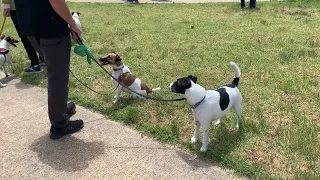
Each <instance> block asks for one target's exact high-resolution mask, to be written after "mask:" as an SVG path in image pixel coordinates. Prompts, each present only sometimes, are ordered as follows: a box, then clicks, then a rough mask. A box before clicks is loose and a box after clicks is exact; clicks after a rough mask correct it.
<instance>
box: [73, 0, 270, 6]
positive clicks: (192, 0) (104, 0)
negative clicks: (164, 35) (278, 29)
mask: <svg viewBox="0 0 320 180" xmlns="http://www.w3.org/2000/svg"><path fill="white" fill-rule="evenodd" d="M67 1H70V2H101V3H125V2H127V1H126V0H67ZM257 1H270V0H257ZM139 2H140V3H217V2H238V3H239V5H240V0H139ZM246 2H247V3H248V2H249V0H246Z"/></svg>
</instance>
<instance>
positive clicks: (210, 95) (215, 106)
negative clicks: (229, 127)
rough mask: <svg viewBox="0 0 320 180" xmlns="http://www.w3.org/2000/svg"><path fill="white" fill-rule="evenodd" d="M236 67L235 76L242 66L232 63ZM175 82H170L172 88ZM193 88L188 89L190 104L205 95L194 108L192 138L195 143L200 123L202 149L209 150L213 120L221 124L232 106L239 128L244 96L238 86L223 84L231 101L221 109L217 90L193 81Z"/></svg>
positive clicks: (203, 150) (238, 75) (186, 93)
mask: <svg viewBox="0 0 320 180" xmlns="http://www.w3.org/2000/svg"><path fill="white" fill-rule="evenodd" d="M230 64H231V65H232V67H233V69H234V74H235V77H240V68H239V67H238V66H237V65H236V64H235V63H234V62H231V63H230ZM172 84H173V83H171V84H170V87H169V88H170V89H171V86H172ZM191 84H192V85H191V88H189V89H186V91H185V97H186V99H187V101H188V103H189V104H190V105H194V104H196V103H198V102H200V101H201V100H202V99H203V98H204V97H206V98H205V99H204V101H203V102H202V103H201V104H200V105H199V106H198V107H197V108H195V109H193V110H192V111H193V115H194V135H193V137H192V138H191V142H192V143H195V142H197V141H198V138H199V128H200V125H201V126H202V128H203V141H202V147H201V149H200V151H202V152H205V151H207V147H208V141H209V129H210V125H211V122H212V121H213V120H217V122H216V124H217V125H218V124H220V123H221V121H222V120H223V118H224V116H225V115H226V114H227V112H229V111H230V109H231V108H234V109H235V111H236V113H237V116H238V118H237V128H239V125H240V123H241V114H242V96H241V94H240V91H239V89H238V88H237V87H235V88H230V87H227V86H222V87H223V88H225V89H226V92H227V93H228V95H229V98H230V102H229V105H228V107H227V108H226V109H225V110H223V111H222V110H221V108H220V106H219V101H220V94H219V92H218V91H216V90H207V91H206V90H205V88H203V87H202V86H200V85H198V84H196V83H194V82H193V81H191Z"/></svg>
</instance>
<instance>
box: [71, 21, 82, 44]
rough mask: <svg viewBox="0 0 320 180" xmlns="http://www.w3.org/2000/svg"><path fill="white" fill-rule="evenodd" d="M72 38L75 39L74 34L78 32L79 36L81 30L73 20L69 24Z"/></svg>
mask: <svg viewBox="0 0 320 180" xmlns="http://www.w3.org/2000/svg"><path fill="white" fill-rule="evenodd" d="M69 27H70V31H71V35H72V39H74V40H77V39H78V37H77V35H76V34H78V36H79V37H81V33H82V32H81V30H80V29H79V28H78V27H77V25H76V23H75V22H74V21H73V23H72V24H69Z"/></svg>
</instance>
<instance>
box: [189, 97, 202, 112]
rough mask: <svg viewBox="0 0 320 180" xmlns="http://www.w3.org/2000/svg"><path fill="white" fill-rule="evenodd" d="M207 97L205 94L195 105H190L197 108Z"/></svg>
mask: <svg viewBox="0 0 320 180" xmlns="http://www.w3.org/2000/svg"><path fill="white" fill-rule="evenodd" d="M205 98H206V96H204V97H203V98H202V99H201V101H199V102H197V103H196V104H195V105H190V107H191V109H195V108H197V107H198V106H199V105H200V104H201V103H202V102H203V101H204V99H205Z"/></svg>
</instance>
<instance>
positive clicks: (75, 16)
mask: <svg viewBox="0 0 320 180" xmlns="http://www.w3.org/2000/svg"><path fill="white" fill-rule="evenodd" d="M72 18H73V20H74V22H75V23H76V25H77V27H78V28H79V30H80V31H81V36H80V38H81V39H83V30H82V25H81V22H80V14H79V13H78V12H72Z"/></svg>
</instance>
